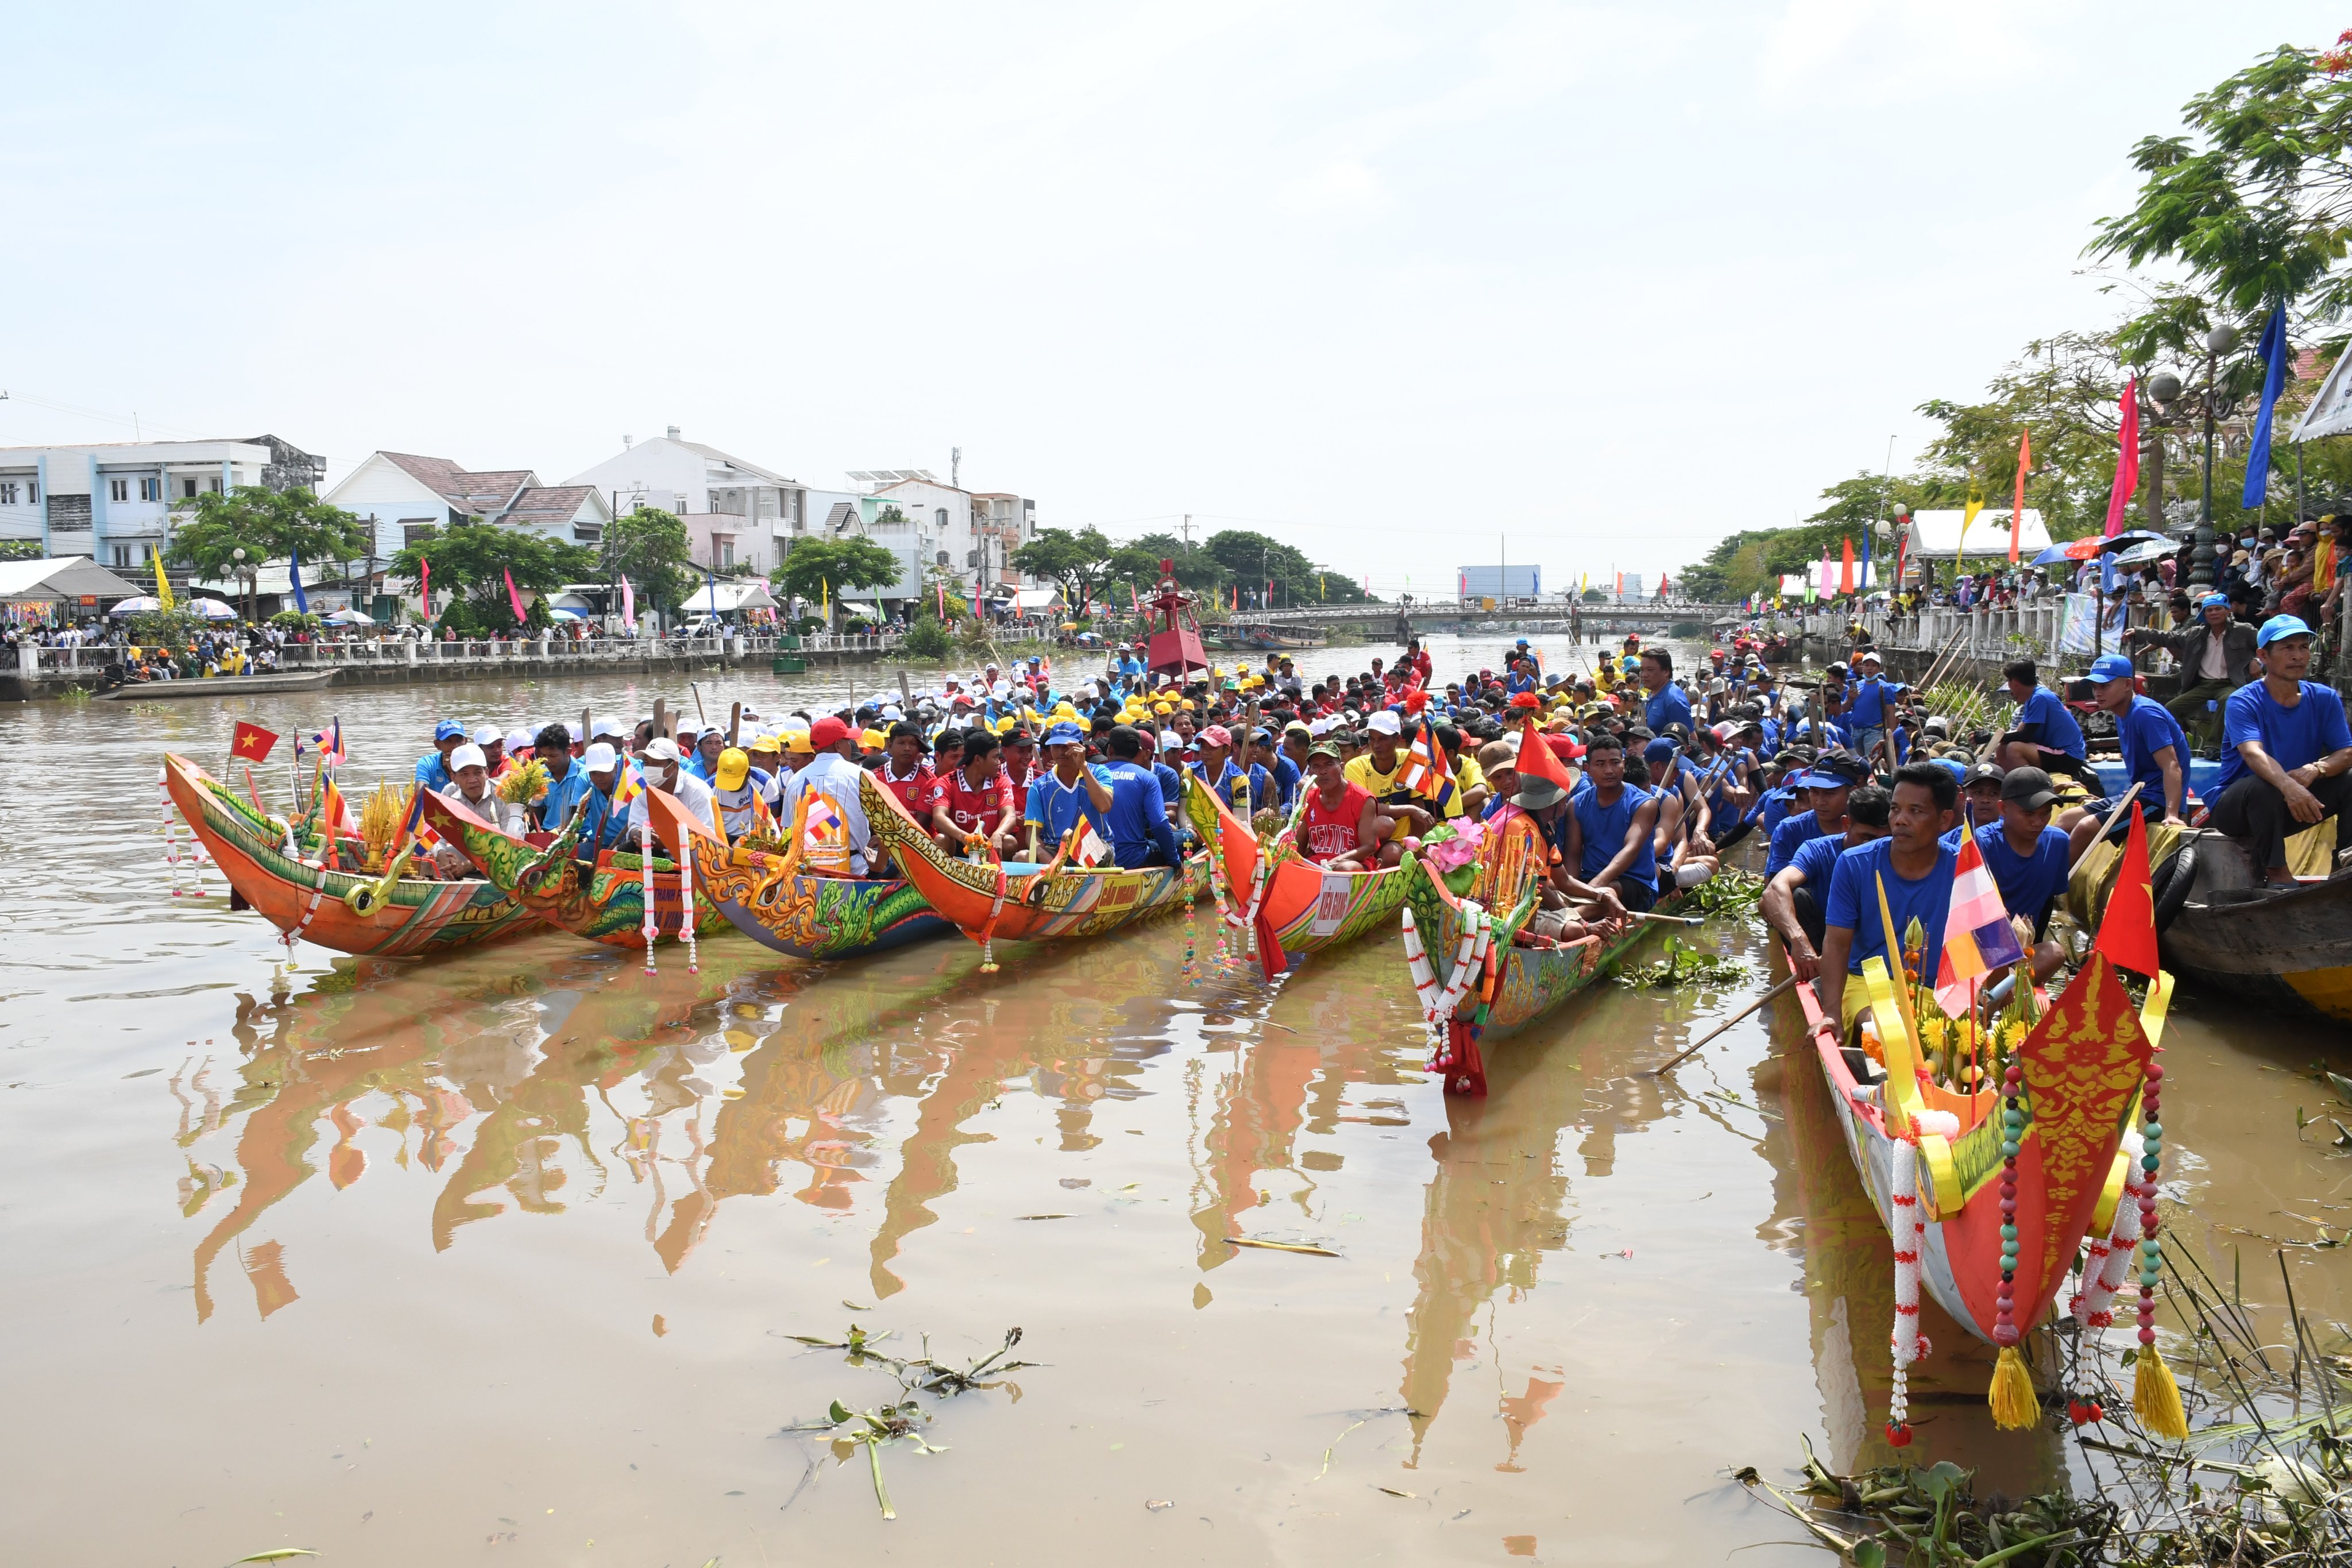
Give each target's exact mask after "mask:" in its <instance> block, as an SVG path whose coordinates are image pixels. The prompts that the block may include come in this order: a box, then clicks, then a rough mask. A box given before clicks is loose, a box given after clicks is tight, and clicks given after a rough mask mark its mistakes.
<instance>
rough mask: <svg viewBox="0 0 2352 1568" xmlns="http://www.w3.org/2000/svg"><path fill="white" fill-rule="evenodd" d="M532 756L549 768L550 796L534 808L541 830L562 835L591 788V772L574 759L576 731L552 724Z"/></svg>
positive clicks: (538, 739) (542, 733)
mask: <svg viewBox="0 0 2352 1568" xmlns="http://www.w3.org/2000/svg"><path fill="white" fill-rule="evenodd" d="M531 754H532V755H534V756H536V757H537V758H538V759H539V760H540V762H541V764H542V765H544V766H545V767H546V769H547V793H546V794H545V795H542V796H541V797H540V801H539V804H538V805H536V806H534V807H533V808H532V809H533V810H534V811H535V812H536V813H537V814H538V817H539V828H540V831H541V832H542V833H556V832H560V831H562V827H563V825H564V824H565V823H567V822H569V821H571V820H572V808H573V807H575V806H577V805H579V804H580V801H581V798H582V797H583V795H586V794H587V793H588V788H589V784H588V775H587V773H584V772H583V771H582V770H581V768H580V767H579V766H578V765H577V764H576V763H573V762H572V731H570V730H568V729H566V728H565V727H564V726H562V725H561V724H550V725H549V726H547V728H545V729H543V730H541V731H540V732H539V734H538V736H537V737H536V738H535V739H534V740H533V741H532V742H531Z"/></svg>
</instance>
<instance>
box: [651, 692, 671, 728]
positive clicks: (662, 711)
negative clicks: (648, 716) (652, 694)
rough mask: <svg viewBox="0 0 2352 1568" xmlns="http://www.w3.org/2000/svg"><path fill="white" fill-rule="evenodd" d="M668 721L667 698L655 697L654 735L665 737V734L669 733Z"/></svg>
mask: <svg viewBox="0 0 2352 1568" xmlns="http://www.w3.org/2000/svg"><path fill="white" fill-rule="evenodd" d="M668 721H669V699H668V698H667V697H656V698H655V699H654V733H655V734H656V735H667V734H668V733H669V722H668Z"/></svg>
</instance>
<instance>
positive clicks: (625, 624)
mask: <svg viewBox="0 0 2352 1568" xmlns="http://www.w3.org/2000/svg"><path fill="white" fill-rule="evenodd" d="M621 629H622V630H623V631H625V632H627V633H628V634H629V635H630V636H631V637H635V636H636V635H637V591H636V590H635V588H632V587H630V586H629V580H628V579H627V578H626V577H624V578H622V579H621Z"/></svg>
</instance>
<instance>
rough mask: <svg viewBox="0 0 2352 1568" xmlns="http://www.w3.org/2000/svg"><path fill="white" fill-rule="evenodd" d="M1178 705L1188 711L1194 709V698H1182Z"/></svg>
mask: <svg viewBox="0 0 2352 1568" xmlns="http://www.w3.org/2000/svg"><path fill="white" fill-rule="evenodd" d="M1176 705H1177V706H1178V707H1180V708H1181V709H1183V710H1184V711H1185V712H1187V713H1190V712H1191V711H1192V699H1191V698H1189V697H1186V698H1181V699H1180V700H1178V702H1177V704H1176Z"/></svg>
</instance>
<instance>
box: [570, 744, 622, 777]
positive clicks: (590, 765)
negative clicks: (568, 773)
mask: <svg viewBox="0 0 2352 1568" xmlns="http://www.w3.org/2000/svg"><path fill="white" fill-rule="evenodd" d="M620 762H621V758H620V754H619V753H618V752H614V750H613V748H612V747H610V746H608V745H606V744H604V742H602V741H599V742H596V743H595V744H594V745H593V746H590V747H589V748H588V749H587V750H586V751H584V752H581V753H580V765H581V766H582V767H583V768H585V769H587V770H588V771H589V772H590V773H611V772H612V771H613V770H614V768H615V767H618V766H619V765H620Z"/></svg>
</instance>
